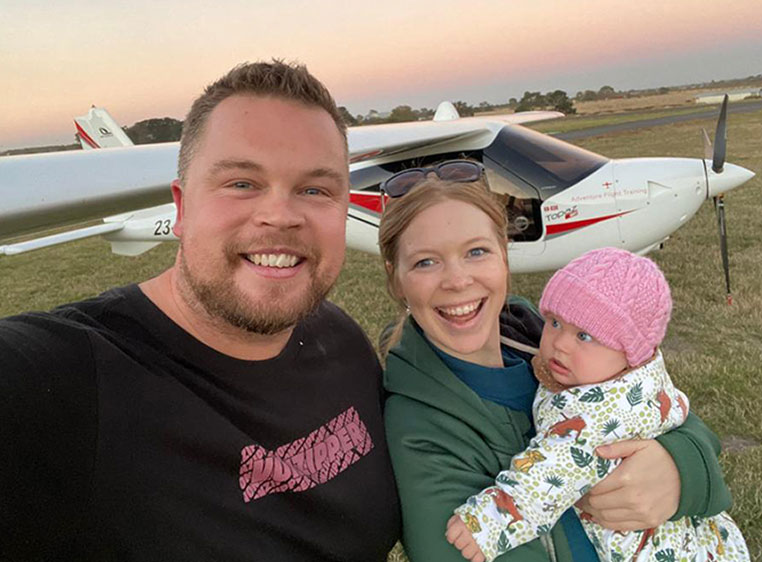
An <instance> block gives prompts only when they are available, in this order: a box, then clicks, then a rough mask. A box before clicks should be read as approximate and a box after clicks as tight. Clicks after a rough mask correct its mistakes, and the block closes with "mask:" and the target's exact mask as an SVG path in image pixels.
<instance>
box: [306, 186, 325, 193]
mask: <svg viewBox="0 0 762 562" xmlns="http://www.w3.org/2000/svg"><path fill="white" fill-rule="evenodd" d="M324 193H325V191H324V190H323V189H320V188H319V187H306V188H305V189H304V194H305V195H323V194H324Z"/></svg>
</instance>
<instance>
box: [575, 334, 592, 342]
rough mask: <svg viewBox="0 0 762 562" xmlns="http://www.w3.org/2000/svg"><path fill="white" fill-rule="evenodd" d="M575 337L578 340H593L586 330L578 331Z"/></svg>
mask: <svg viewBox="0 0 762 562" xmlns="http://www.w3.org/2000/svg"><path fill="white" fill-rule="evenodd" d="M577 339H578V340H579V341H584V342H590V341H593V336H591V335H590V334H588V333H587V332H578V333H577Z"/></svg>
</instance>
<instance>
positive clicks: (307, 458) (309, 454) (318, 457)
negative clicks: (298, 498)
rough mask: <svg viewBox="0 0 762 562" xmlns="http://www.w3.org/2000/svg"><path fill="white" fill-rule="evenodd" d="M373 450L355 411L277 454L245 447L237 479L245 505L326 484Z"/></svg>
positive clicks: (263, 449) (285, 447)
mask: <svg viewBox="0 0 762 562" xmlns="http://www.w3.org/2000/svg"><path fill="white" fill-rule="evenodd" d="M371 449H373V441H372V440H371V438H370V434H369V433H368V430H367V429H366V428H365V424H364V423H363V422H362V420H361V419H360V416H359V415H358V414H357V411H356V410H355V409H354V408H349V409H348V410H346V411H345V412H343V413H342V414H339V415H338V416H336V417H335V418H333V419H332V420H331V421H329V422H328V423H327V424H325V425H323V426H321V427H319V428H318V429H316V430H315V431H313V432H311V433H310V434H309V435H308V436H307V437H302V438H300V439H297V440H296V441H294V442H292V443H286V444H285V445H281V446H280V447H278V448H277V449H276V450H275V451H268V450H267V449H265V448H264V447H261V446H259V445H249V446H248V447H244V448H243V449H242V450H241V469H240V472H239V474H240V477H239V479H238V484H239V486H240V487H241V490H242V491H243V501H245V502H250V501H251V500H256V499H259V498H262V497H264V496H266V495H268V494H277V493H280V492H289V491H290V492H303V491H305V490H309V489H310V488H314V487H315V486H317V485H318V484H324V483H325V482H328V481H329V480H331V479H332V478H334V477H336V476H337V475H338V474H339V473H340V472H343V471H344V470H346V469H347V468H348V467H349V466H350V465H351V464H354V463H356V462H357V461H358V460H360V459H361V458H362V457H364V456H365V455H367V454H368V453H369V452H370V450H371Z"/></svg>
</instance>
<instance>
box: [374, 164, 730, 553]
mask: <svg viewBox="0 0 762 562" xmlns="http://www.w3.org/2000/svg"><path fill="white" fill-rule="evenodd" d="M432 174H434V175H436V176H438V177H436V178H432V177H428V178H427V176H431V175H432ZM482 177H483V172H482V170H481V167H480V166H479V165H478V164H477V163H474V162H467V161H453V162H449V163H445V164H441V165H439V166H437V167H436V168H430V169H421V170H413V171H410V170H408V171H405V172H401V173H400V174H398V175H397V176H393V177H392V178H389V179H388V180H387V181H386V182H385V184H384V186H383V188H384V190H385V192H386V193H387V194H388V195H390V196H391V197H392V199H391V200H390V202H389V204H388V206H387V208H386V210H385V212H384V215H383V218H382V221H381V226H380V232H379V245H380V247H381V254H382V256H383V258H384V260H385V265H386V271H387V281H388V287H389V291H390V293H391V295H392V297H393V298H394V299H395V300H397V301H398V302H399V303H400V305H401V306H402V307H403V308H404V309H405V310H406V314H405V318H404V319H403V321H402V322H401V323H400V324H399V326H398V329H397V330H395V332H396V333H395V334H394V335H393V336H392V340H398V342H397V343H396V345H394V347H393V348H392V349H391V350H390V351H389V353H388V356H387V364H386V366H387V371H386V376H385V384H386V388H387V390H388V391H389V398H388V399H387V402H386V411H385V418H386V428H387V435H388V444H389V448H390V451H391V455H392V461H393V464H394V469H395V475H396V478H397V484H398V488H399V493H400V497H401V501H402V513H403V543H404V545H405V548H406V551H407V553H408V556H409V557H410V559H411V560H412V561H413V562H424V561H429V560H430V561H436V562H440V561H444V562H446V561H448V560H451V561H459V560H462V559H463V558H462V557H461V555H460V553H459V552H458V550H457V549H455V548H454V547H453V546H451V545H450V544H449V543H448V542H447V541H446V539H445V527H446V524H447V520H448V519H449V518H450V516H451V515H452V513H453V510H454V508H456V507H457V506H458V505H460V504H461V503H462V502H463V501H465V499H466V498H468V497H469V496H471V495H473V494H474V493H477V492H479V491H481V490H482V489H484V488H486V487H487V486H489V485H491V484H492V483H493V482H494V478H495V476H496V475H497V474H498V472H500V471H501V470H502V469H504V468H506V467H508V466H509V465H510V462H511V459H512V457H513V455H514V454H516V453H518V452H520V451H522V450H523V449H524V448H525V447H526V445H527V443H528V441H529V439H530V438H531V437H532V435H533V428H532V421H531V419H530V416H531V404H532V399H533V397H534V393H535V390H536V388H537V382H536V379H535V378H534V376H533V373H532V371H531V366H530V365H529V361H530V360H531V356H532V354H533V353H535V352H536V346H537V343H538V341H539V337H540V333H541V331H542V319H541V318H540V317H539V315H538V314H537V312H536V311H535V309H534V308H533V307H532V306H531V305H530V304H529V303H528V302H526V301H524V300H522V299H517V298H512V299H511V300H510V301H509V303H508V306H506V305H505V302H506V294H507V292H508V279H509V277H508V263H507V255H506V244H507V240H506V234H505V233H506V226H507V225H506V219H505V214H504V210H503V208H502V207H501V205H500V204H499V203H498V202H497V201H496V199H495V198H494V197H493V196H492V195H491V194H490V193H489V192H488V189H487V187H486V185H485V184H484V183H483V181H482ZM447 180H449V181H447ZM612 447H618V449H614V450H613V451H611V452H613V453H616V454H621V452H622V451H627V454H630V453H633V452H634V451H637V452H634V454H632V455H631V456H630V457H629V458H628V459H626V461H625V462H623V463H622V466H620V467H619V468H618V469H617V470H616V471H615V472H614V473H613V474H612V475H611V476H610V477H608V478H607V479H606V480H604V481H603V482H601V483H600V484H599V485H598V486H596V487H595V488H593V490H592V491H591V492H590V493H589V494H588V495H587V496H586V497H585V498H584V499H583V500H582V501H581V504H580V507H582V508H583V509H584V510H585V511H587V512H588V513H590V514H591V515H592V516H594V517H595V518H596V520H597V521H599V522H600V523H601V524H603V525H604V526H607V527H611V528H617V529H620V530H633V529H643V528H647V527H651V526H654V525H657V524H659V523H661V522H663V521H664V520H666V519H667V518H669V517H671V516H672V515H680V516H682V515H711V514H713V513H716V512H718V511H720V510H722V509H726V508H727V507H728V506H729V503H730V497H729V494H728V492H727V489H726V487H725V485H724V483H723V481H722V476H721V471H720V469H719V466H718V464H717V458H716V455H717V452H718V448H719V444H718V440H717V438H716V437H715V436H714V435H713V434H712V433H711V432H710V431H709V430H708V429H707V428H706V427H705V426H704V425H703V423H702V422H701V421H700V420H699V419H698V418H696V417H695V416H689V418H688V419H687V420H686V422H685V423H684V424H683V425H682V426H681V427H680V428H678V429H676V430H674V431H672V432H670V433H668V434H666V435H665V436H663V437H660V438H659V439H658V442H657V441H642V442H629V443H622V444H618V445H614V446H612ZM599 454H604V451H599ZM525 462H527V463H530V464H531V462H532V461H531V459H525ZM527 468H529V467H527ZM628 482H629V484H628V485H625V483H628ZM688 490H690V493H686V491H688ZM509 558H510V559H514V560H521V561H529V560H558V562H567V561H569V560H574V561H575V562H581V561H582V560H595V559H596V556H595V552H594V549H593V548H592V545H591V544H590V543H589V541H588V540H587V538H586V536H585V535H584V532H583V531H582V529H581V527H580V525H579V521H578V519H577V518H576V515H574V514H573V511H571V510H570V511H569V512H567V513H566V514H565V515H564V517H563V518H562V519H561V522H560V523H559V524H558V525H556V526H555V528H554V529H553V530H552V532H551V533H550V534H549V535H548V536H546V537H544V539H543V540H536V541H532V542H530V543H528V544H526V545H523V546H521V547H519V548H517V549H515V550H512V551H510V552H508V553H506V554H505V555H503V556H502V557H500V558H499V560H503V559H505V560H508V559H509Z"/></svg>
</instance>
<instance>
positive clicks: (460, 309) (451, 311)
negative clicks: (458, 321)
mask: <svg viewBox="0 0 762 562" xmlns="http://www.w3.org/2000/svg"><path fill="white" fill-rule="evenodd" d="M480 302H481V301H475V302H472V303H471V304H465V305H462V306H453V307H449V308H445V307H440V309H439V310H441V311H442V312H444V313H445V314H447V315H448V316H465V315H466V314H471V313H472V312H473V311H474V310H476V309H477V308H479V303H480Z"/></svg>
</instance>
